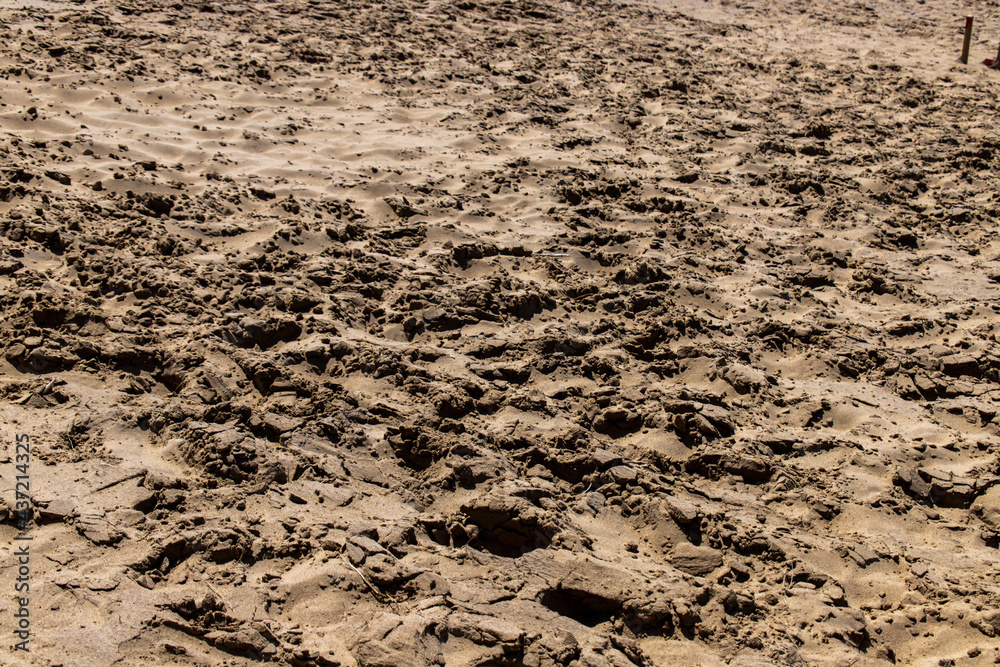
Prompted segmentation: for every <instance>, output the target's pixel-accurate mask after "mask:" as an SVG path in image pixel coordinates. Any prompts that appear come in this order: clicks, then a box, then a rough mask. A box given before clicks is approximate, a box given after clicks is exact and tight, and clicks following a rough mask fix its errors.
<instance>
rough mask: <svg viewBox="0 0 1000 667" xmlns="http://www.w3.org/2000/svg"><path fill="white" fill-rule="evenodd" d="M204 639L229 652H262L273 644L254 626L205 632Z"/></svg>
mask: <svg viewBox="0 0 1000 667" xmlns="http://www.w3.org/2000/svg"><path fill="white" fill-rule="evenodd" d="M204 639H205V641H206V642H208V643H209V644H211V645H212V646H214V647H216V648H218V649H222V650H223V651H226V652H229V653H246V652H248V651H249V652H251V653H254V654H262V653H263V652H264V650H265V649H266V648H268V647H269V646H271V644H270V643H269V642H268V641H267V640H266V639H264V636H263V635H262V634H260V633H259V632H257V631H256V630H254V629H253V628H240V629H238V630H233V631H227V630H213V631H211V632H209V633H207V634H205V636H204Z"/></svg>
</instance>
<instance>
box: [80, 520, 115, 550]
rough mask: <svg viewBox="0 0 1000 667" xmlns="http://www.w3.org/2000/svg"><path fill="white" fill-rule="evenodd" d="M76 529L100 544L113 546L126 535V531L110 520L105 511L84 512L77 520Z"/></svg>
mask: <svg viewBox="0 0 1000 667" xmlns="http://www.w3.org/2000/svg"><path fill="white" fill-rule="evenodd" d="M76 530H77V532H78V533H80V534H81V535H83V536H84V537H86V538H87V539H88V540H90V541H91V542H93V543H94V544H96V545H98V546H112V545H115V544H118V543H119V542H121V541H122V539H123V538H124V537H125V534H124V533H122V532H121V531H120V530H118V529H117V528H115V527H114V526H112V525H111V524H110V523H109V522H108V520H107V519H106V518H105V516H104V514H103V513H100V514H93V513H87V514H83V515H82V516H80V517H79V518H78V519H77V520H76Z"/></svg>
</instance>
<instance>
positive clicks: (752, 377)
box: [722, 364, 768, 394]
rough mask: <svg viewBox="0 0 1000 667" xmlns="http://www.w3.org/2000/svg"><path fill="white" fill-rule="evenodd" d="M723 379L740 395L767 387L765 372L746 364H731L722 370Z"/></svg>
mask: <svg viewBox="0 0 1000 667" xmlns="http://www.w3.org/2000/svg"><path fill="white" fill-rule="evenodd" d="M722 379H723V380H725V381H726V382H728V383H729V384H730V385H732V387H733V389H735V390H736V391H737V392H738V393H740V394H749V393H751V392H754V391H759V390H760V389H762V388H764V387H766V386H767V384H768V383H767V376H766V375H765V374H764V372H763V371H760V370H758V369H756V368H752V367H750V366H747V365H745V364H731V365H729V366H726V367H725V368H723V369H722Z"/></svg>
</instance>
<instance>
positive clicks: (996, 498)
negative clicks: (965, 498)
mask: <svg viewBox="0 0 1000 667" xmlns="http://www.w3.org/2000/svg"><path fill="white" fill-rule="evenodd" d="M972 512H973V514H975V515H976V516H978V517H979V518H980V519H981V520H982V522H983V523H985V524H986V525H987V526H989V527H990V528H992V529H993V530H995V531H998V532H1000V486H994V487H992V488H991V489H989V490H988V491H987V492H986V493H984V494H983V495H981V496H979V497H978V498H976V500H975V501H974V502H973V503H972Z"/></svg>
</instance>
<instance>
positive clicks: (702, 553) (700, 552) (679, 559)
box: [670, 542, 722, 577]
mask: <svg viewBox="0 0 1000 667" xmlns="http://www.w3.org/2000/svg"><path fill="white" fill-rule="evenodd" d="M670 564H671V565H673V566H674V567H676V568H677V569H678V570H680V571H681V572H687V573H688V574H693V575H695V576H698V577H703V576H705V575H706V574H708V573H709V572H711V571H713V570H715V569H716V568H718V567H721V566H722V552H721V551H718V550H716V549H712V548H711V547H704V546H696V545H694V544H691V543H690V542H682V543H680V544H678V545H677V546H676V547H674V553H673V555H672V556H671V558H670Z"/></svg>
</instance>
